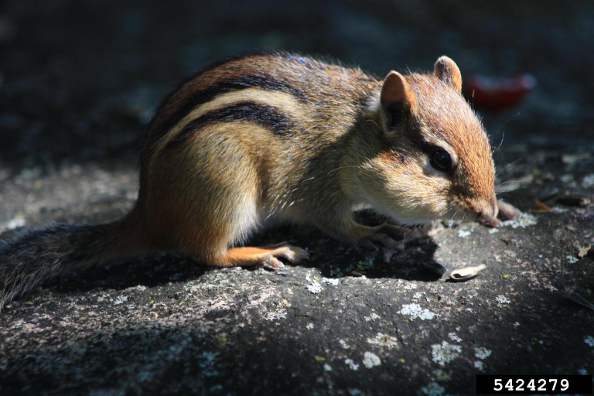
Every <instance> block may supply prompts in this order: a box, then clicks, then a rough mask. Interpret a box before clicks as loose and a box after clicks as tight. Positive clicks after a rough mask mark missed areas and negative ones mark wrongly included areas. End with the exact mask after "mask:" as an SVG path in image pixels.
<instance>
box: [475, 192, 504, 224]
mask: <svg viewBox="0 0 594 396" xmlns="http://www.w3.org/2000/svg"><path fill="white" fill-rule="evenodd" d="M476 212H477V215H478V217H479V221H480V222H481V223H483V224H484V225H486V226H489V227H497V226H499V224H501V221H499V219H497V214H498V213H499V206H498V205H497V198H496V197H495V196H493V198H491V199H490V200H489V201H486V200H485V201H482V202H481V203H480V204H479V205H477V207H476Z"/></svg>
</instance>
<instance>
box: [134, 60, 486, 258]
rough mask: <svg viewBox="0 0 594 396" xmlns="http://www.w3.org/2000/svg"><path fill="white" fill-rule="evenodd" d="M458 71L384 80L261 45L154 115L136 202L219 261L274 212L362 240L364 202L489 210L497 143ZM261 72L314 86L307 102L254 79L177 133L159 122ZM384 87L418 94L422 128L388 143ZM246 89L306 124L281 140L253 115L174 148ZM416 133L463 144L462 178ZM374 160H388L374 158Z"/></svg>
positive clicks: (175, 237) (150, 236)
mask: <svg viewBox="0 0 594 396" xmlns="http://www.w3.org/2000/svg"><path fill="white" fill-rule="evenodd" d="M452 62H453V61H452ZM448 65H449V64H448ZM436 70H437V67H436ZM439 70H441V69H439ZM444 70H445V71H444ZM448 71H451V67H449V68H448V67H445V68H444V69H443V70H441V71H440V73H441V74H440V75H439V76H437V75H433V74H431V75H418V74H413V75H408V76H406V77H403V76H402V75H401V74H399V73H397V72H392V73H391V74H389V76H388V78H387V79H386V83H384V84H382V82H380V81H377V80H375V79H373V78H372V77H370V76H368V75H366V74H364V73H362V72H361V71H360V70H358V69H349V68H343V67H340V66H336V65H328V64H325V63H322V62H319V61H316V60H313V59H310V58H302V57H296V56H291V55H289V56H286V55H257V56H253V57H247V58H242V59H236V60H232V61H230V62H228V63H226V64H223V65H221V66H219V67H217V68H214V69H211V70H208V71H206V72H205V73H203V74H201V75H199V76H197V77H196V78H195V79H194V80H191V81H189V82H187V83H186V84H184V85H183V86H182V88H181V89H180V90H179V91H178V92H176V93H175V94H173V95H172V96H171V97H170V98H169V99H168V101H167V102H166V104H165V105H164V106H163V107H162V110H161V113H160V114H157V115H156V117H155V122H153V124H152V128H153V130H152V131H151V133H158V134H161V135H162V137H161V138H160V139H158V140H157V142H156V143H155V145H154V146H153V147H151V148H150V150H149V152H148V155H147V157H146V158H147V159H146V160H145V162H144V164H143V167H144V168H145V169H144V171H143V176H144V177H145V178H146V180H143V185H145V186H146V187H147V188H146V189H144V190H142V191H141V194H140V196H139V203H138V205H137V209H136V210H137V211H138V212H142V213H141V214H140V218H141V219H142V221H143V224H144V225H143V227H142V229H143V230H145V231H144V232H145V233H146V234H147V238H146V240H147V242H148V244H149V245H152V247H154V248H161V249H163V248H165V249H175V250H182V251H186V252H188V253H190V254H192V255H194V256H196V257H197V258H199V259H200V260H201V261H204V262H208V263H211V264H217V263H219V262H220V263H223V262H226V263H228V262H229V261H228V260H227V259H225V257H226V255H228V250H227V249H228V248H229V247H230V246H232V245H233V244H236V243H240V242H241V241H242V240H244V239H245V238H246V237H247V235H249V233H250V232H251V231H253V230H255V229H257V228H258V227H259V226H260V225H262V224H263V223H267V222H268V220H289V221H293V222H306V223H313V224H315V225H318V226H319V227H320V228H322V229H324V230H326V231H327V232H329V233H331V234H334V235H337V236H342V237H347V238H351V239H359V238H360V237H361V236H360V235H358V236H357V237H356V238H352V236H351V235H350V233H352V232H351V230H349V226H348V225H349V224H350V223H351V219H352V218H351V207H352V206H353V205H355V204H357V203H360V202H361V201H366V202H367V203H369V202H368V201H372V205H374V204H375V206H378V210H380V211H383V212H384V213H386V214H388V215H391V216H392V217H396V218H398V217H399V215H400V214H403V216H401V217H402V219H401V220H403V221H405V222H406V221H415V219H416V220H421V221H423V220H425V219H426V218H435V217H440V216H443V215H447V214H450V212H451V211H452V210H451V208H450V207H449V206H450V205H448V204H447V202H448V201H451V202H455V203H456V204H457V205H458V207H464V210H468V211H477V208H478V206H480V205H478V204H476V203H475V201H476V199H475V198H480V199H483V197H489V199H491V198H490V197H491V196H492V195H493V174H494V173H493V163H492V160H491V154H490V148H489V143H488V140H487V138H486V135H485V134H484V132H483V130H482V126H481V125H480V123H479V121H478V120H477V118H476V117H475V116H474V114H473V113H472V111H471V110H470V108H469V107H468V105H467V104H466V103H465V102H464V99H463V98H462V97H461V96H460V95H459V93H458V92H456V89H452V88H450V87H449V86H448V84H449V83H450V82H451V81H450V80H448V78H447V76H445V74H444V73H446V72H448ZM253 73H258V74H260V75H268V76H270V78H273V79H275V80H279V81H283V82H285V83H288V84H291V86H294V87H296V88H297V89H299V90H300V91H302V92H304V93H305V95H306V96H307V98H308V100H307V102H305V103H304V102H302V101H299V100H298V99H297V98H293V97H291V95H290V94H289V93H283V92H270V91H262V90H261V89H259V88H257V87H256V88H248V89H245V90H239V91H233V92H229V93H223V94H221V95H220V96H218V97H217V98H214V99H213V100H212V101H210V102H208V103H205V104H203V105H201V106H198V107H197V108H194V109H193V110H192V111H191V113H189V115H188V114H186V116H185V117H184V118H182V119H181V120H179V121H178V123H177V124H176V125H175V126H174V127H172V128H171V129H170V130H169V131H165V132H162V131H158V130H157V129H158V126H159V124H160V122H159V120H161V119H164V118H166V117H168V116H170V115H171V114H173V113H175V107H176V106H177V105H180V104H181V103H183V102H184V100H187V98H188V97H189V95H192V94H193V93H194V92H195V91H199V90H204V89H207V88H208V87H209V86H211V85H213V84H216V83H218V82H221V81H225V80H226V79H229V78H236V77H237V76H240V75H242V74H253ZM388 79H390V85H388V83H387V82H388ZM392 81H393V82H392ZM444 81H445V82H444ZM399 84H405V85H399ZM382 87H383V88H384V91H383V92H382V97H384V96H385V97H389V98H390V100H392V101H398V100H405V99H406V100H407V101H409V102H411V103H414V106H410V110H411V111H414V113H415V117H416V119H417V121H418V125H420V130H419V131H416V132H415V131H408V132H406V133H403V134H402V135H399V136H396V137H395V139H397V140H398V141H396V142H385V141H384V139H385V138H384V137H382V130H381V127H379V123H378V120H379V118H378V117H379V116H380V115H381V114H380V112H381V111H380V110H372V111H369V110H367V108H366V105H367V103H368V102H369V101H370V100H371V99H370V98H373V97H374V95H375V96H377V95H378V94H379V92H380V90H381V89H382ZM454 88H455V87H454ZM399 90H400V92H399ZM411 95H412V96H411ZM223 98H227V99H223ZM240 99H242V100H246V99H249V100H251V101H253V102H260V103H268V104H270V105H272V106H276V108H277V109H279V110H280V111H282V112H283V113H285V114H286V115H287V116H289V117H290V118H291V119H292V120H293V121H294V122H295V125H296V127H295V131H293V132H292V134H291V137H290V138H281V137H278V136H274V135H273V134H271V133H270V132H269V131H268V130H267V129H266V128H263V127H261V126H256V125H254V124H253V123H250V122H247V123H241V122H224V123H215V124H214V125H211V126H208V127H204V128H202V129H201V130H199V131H196V133H195V134H194V136H192V137H191V138H190V139H189V140H188V141H187V143H185V145H184V146H183V147H180V148H179V149H177V150H175V151H164V147H166V146H167V142H169V141H171V140H172V139H173V138H174V137H175V136H176V135H177V134H178V132H179V131H180V130H181V128H182V127H183V126H184V125H188V123H189V122H190V121H192V120H193V119H197V118H199V117H200V116H201V115H202V114H205V113H207V112H209V111H212V110H213V109H214V108H219V107H225V106H227V105H230V104H232V103H234V102H237V101H239V100H240ZM217 102H218V103H219V104H217V105H215V104H214V103H217ZM414 133H420V134H422V135H426V136H431V137H432V138H434V139H437V140H443V141H445V142H447V143H448V144H449V145H450V146H451V148H452V149H453V151H454V152H455V153H456V154H457V157H458V158H459V172H458V173H457V174H456V176H455V178H454V180H450V181H445V180H442V178H435V177H428V176H427V175H426V174H425V171H424V170H423V168H422V158H423V154H422V153H421V152H420V150H419V148H418V147H416V146H415V144H414V142H413V140H414V139H413V140H411V141H408V140H407V138H406V136H407V134H408V135H410V134H414ZM374 161H378V163H380V162H382V161H383V165H381V166H380V167H379V168H378V166H375V167H374ZM375 165H377V164H375ZM391 184H399V185H400V186H407V190H408V191H409V193H408V194H405V193H404V192H402V191H400V192H398V191H397V190H398V188H396V187H395V188H394V189H391V187H390V186H391ZM412 194H414V196H413V195H412ZM473 199H475V200H473ZM399 211H400V212H402V213H400V214H399V213H398V212H399ZM134 221H137V220H136V219H135V220H134ZM244 223H245V224H244ZM248 261H250V260H246V265H247V262H248ZM232 262H237V260H236V259H234V260H232ZM221 265H226V264H221Z"/></svg>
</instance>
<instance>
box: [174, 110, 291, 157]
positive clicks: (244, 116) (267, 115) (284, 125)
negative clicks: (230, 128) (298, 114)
mask: <svg viewBox="0 0 594 396" xmlns="http://www.w3.org/2000/svg"><path fill="white" fill-rule="evenodd" d="M232 121H244V122H253V123H255V124H258V125H260V126H263V127H266V128H267V129H268V130H270V131H272V132H273V133H274V134H276V135H278V136H283V135H287V134H289V133H290V132H291V131H292V130H295V126H294V122H293V121H292V120H291V119H290V118H288V117H287V116H286V115H285V114H284V113H282V112H281V111H280V110H277V109H276V108H275V107H273V106H268V105H262V104H258V103H254V102H237V103H233V104H231V105H229V106H228V107H223V108H221V109H218V110H213V111H210V112H208V113H205V114H204V115H202V116H200V117H198V119H196V120H194V121H192V122H190V123H189V124H186V125H185V126H184V128H183V129H182V130H181V131H180V132H179V133H178V134H177V136H175V138H173V139H172V140H170V141H169V143H168V146H167V148H171V147H172V146H175V145H177V144H183V143H184V142H185V141H186V140H187V139H188V138H189V136H191V135H192V134H193V133H195V132H196V131H199V130H200V129H201V128H202V127H203V126H205V125H208V124H212V123H216V122H232Z"/></svg>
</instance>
